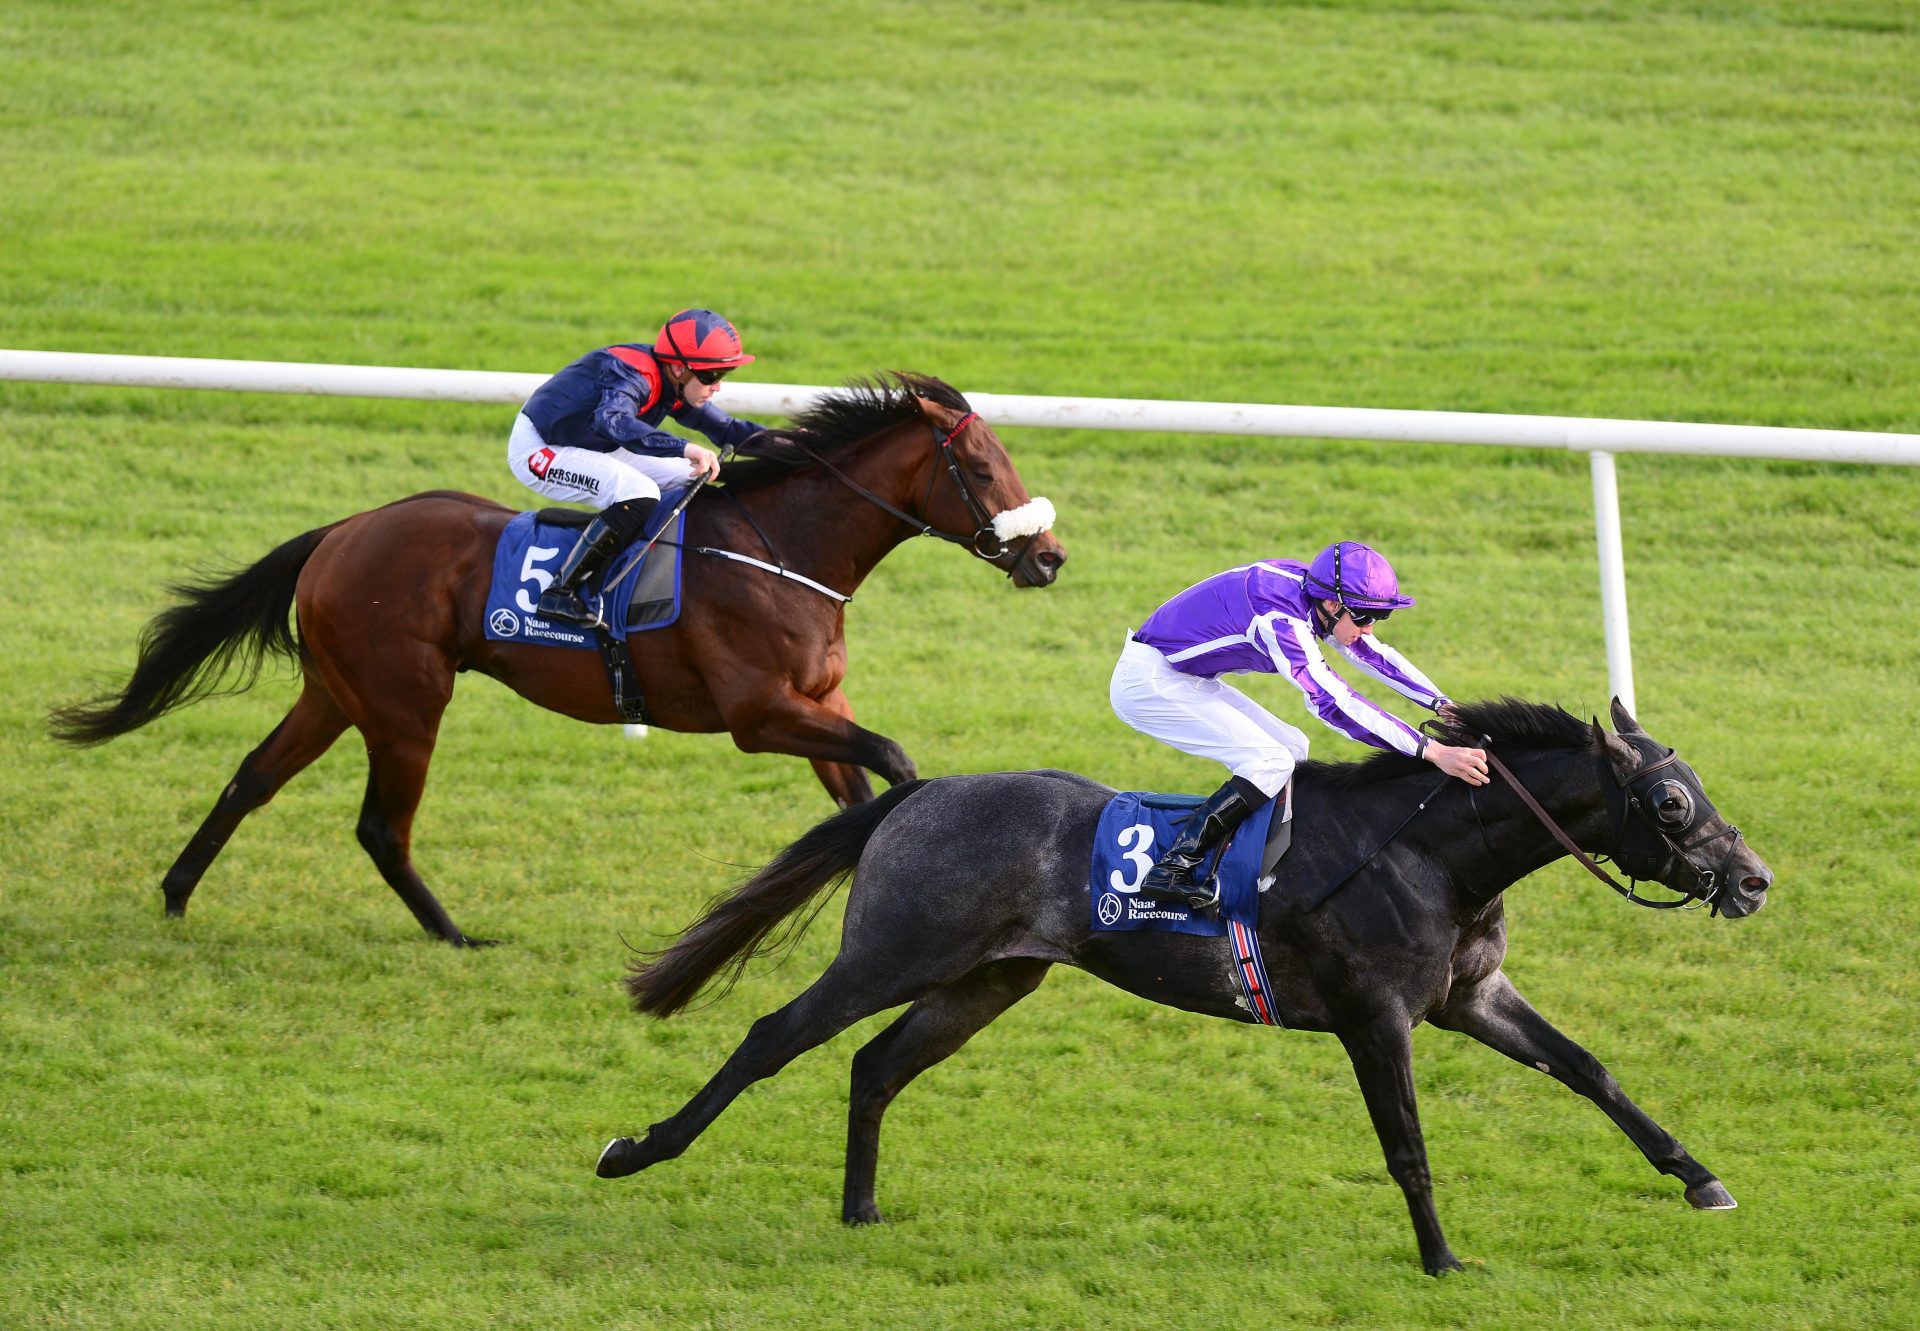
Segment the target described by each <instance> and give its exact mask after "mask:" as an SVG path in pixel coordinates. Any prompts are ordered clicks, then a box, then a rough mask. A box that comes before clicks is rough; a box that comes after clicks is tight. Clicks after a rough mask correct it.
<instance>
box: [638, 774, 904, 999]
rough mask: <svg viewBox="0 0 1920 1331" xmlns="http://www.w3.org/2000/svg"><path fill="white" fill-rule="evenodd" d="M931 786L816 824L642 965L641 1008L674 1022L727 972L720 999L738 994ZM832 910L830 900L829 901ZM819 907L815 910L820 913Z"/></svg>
mask: <svg viewBox="0 0 1920 1331" xmlns="http://www.w3.org/2000/svg"><path fill="white" fill-rule="evenodd" d="M925 784H926V782H925V781H908V782H905V783H903V784H901V785H897V786H893V787H891V788H890V789H888V790H887V791H885V792H884V793H883V794H881V795H880V796H879V798H877V799H872V800H869V801H867V802H866V803H865V804H856V805H854V806H853V807H852V808H851V809H845V810H843V811H841V812H840V813H836V814H834V815H833V817H831V818H828V819H826V820H825V821H824V822H821V823H819V824H818V825H816V826H815V827H814V828H813V830H812V831H810V832H808V833H807V834H806V835H805V836H803V837H801V838H800V839H799V840H798V841H796V842H794V843H793V844H792V845H791V846H788V847H787V848H786V849H785V850H783V851H781V852H780V853H779V854H778V855H777V856H775V857H774V860H773V863H771V864H769V865H768V866H767V867H766V868H764V869H762V870H761V871H760V872H759V873H757V874H755V875H754V876H753V877H751V878H749V879H748V880H747V881H746V882H744V883H742V884H741V885H740V886H739V887H737V888H735V889H734V890H733V891H732V892H731V893H729V894H728V895H726V896H725V897H722V898H721V899H720V900H719V901H717V902H715V903H714V904H713V905H712V906H709V907H708V908H707V913H706V914H705V915H702V916H701V917H700V918H699V919H698V920H696V921H695V922H694V923H693V924H692V925H690V926H689V927H688V928H687V929H686V930H684V931H683V932H682V933H681V935H680V938H679V941H678V942H676V943H674V944H673V945H672V946H670V947H668V948H667V949H666V951H664V952H658V953H654V954H652V958H651V960H647V961H642V962H637V963H635V964H634V966H633V968H632V969H633V974H631V975H629V976H627V979H626V985H627V992H628V993H629V994H631V995H633V1006H634V1008H635V1009H636V1010H637V1011H640V1012H651V1013H652V1014H653V1015H654V1016H656V1017H669V1016H672V1015H673V1014H674V1013H676V1012H678V1011H679V1010H680V1009H681V1008H683V1007H685V1006H686V1005H687V1004H688V1003H690V1002H692V1001H693V998H694V996H695V995H697V994H698V993H699V992H700V990H701V989H702V988H704V987H705V985H706V983H707V981H708V980H710V979H712V978H713V977H714V975H715V974H716V973H717V972H719V971H720V970H721V969H722V968H726V969H727V971H728V974H727V978H726V983H725V985H724V986H723V987H722V988H721V990H720V992H721V993H725V992H726V991H727V990H728V989H731V988H733V986H734V983H735V982H736V981H738V980H739V978H740V972H742V971H743V970H745V969H746V967H747V963H748V962H749V961H751V960H753V958H755V957H757V956H759V955H760V954H761V953H763V952H767V951H769V950H771V949H772V948H774V947H777V946H778V945H779V943H780V942H781V939H779V938H771V939H770V938H769V935H771V934H772V933H773V931H774V929H775V928H776V927H777V926H778V925H779V924H780V922H781V921H782V920H784V919H786V918H787V917H788V916H789V915H791V914H793V912H794V911H796V910H798V909H799V908H800V907H801V906H803V905H805V904H806V903H807V902H808V901H809V900H810V899H811V898H812V897H813V896H814V895H815V894H816V893H818V892H819V891H820V890H821V889H822V888H824V887H827V886H829V885H831V884H834V883H837V882H839V881H840V880H841V879H843V878H845V877H846V876H847V875H848V874H850V873H852V872H853V867H854V865H856V864H858V863H859V862H860V852H861V851H863V850H865V849H866V845H867V841H868V840H869V839H870V838H871V837H872V836H873V833H874V830H875V829H876V828H878V827H879V826H880V823H881V822H882V820H884V819H885V818H886V816H887V815H888V814H889V813H892V812H893V808H894V806H895V805H897V804H899V803H900V801H901V800H903V799H905V798H906V797H907V796H908V795H910V794H912V793H913V792H914V791H916V790H918V789H919V788H920V787H921V786H924V785H925ZM821 904H822V905H825V904H826V898H825V897H822V898H821ZM817 913H818V907H816V908H815V914H817ZM812 921H813V916H812V915H809V916H807V918H806V919H804V920H802V921H800V922H799V924H798V926H797V927H795V928H794V929H792V930H791V931H789V933H788V935H787V937H789V938H798V937H799V934H800V932H801V930H804V929H805V928H806V927H807V925H808V924H810V923H812Z"/></svg>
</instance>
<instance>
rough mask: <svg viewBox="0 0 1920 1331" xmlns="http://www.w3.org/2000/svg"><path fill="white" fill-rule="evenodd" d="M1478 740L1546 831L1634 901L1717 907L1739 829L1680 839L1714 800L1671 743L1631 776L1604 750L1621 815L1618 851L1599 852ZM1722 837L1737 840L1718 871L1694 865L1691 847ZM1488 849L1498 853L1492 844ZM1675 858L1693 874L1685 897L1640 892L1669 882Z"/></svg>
mask: <svg viewBox="0 0 1920 1331" xmlns="http://www.w3.org/2000/svg"><path fill="white" fill-rule="evenodd" d="M1621 738H1623V739H1626V740H1627V741H1628V742H1629V743H1632V744H1633V747H1634V750H1635V751H1636V752H1638V753H1639V754H1640V756H1641V757H1642V758H1643V759H1644V758H1646V757H1647V756H1648V755H1647V753H1646V751H1645V750H1643V749H1641V748H1640V746H1639V744H1638V743H1634V741H1633V740H1632V739H1631V737H1629V736H1622V737H1621ZM1476 743H1477V744H1478V746H1479V747H1480V748H1481V749H1482V750H1483V751H1484V752H1485V753H1486V755H1487V764H1488V765H1489V766H1490V767H1492V768H1493V770H1494V771H1496V772H1498V773H1499V774H1500V775H1501V776H1503V777H1505V778H1506V781H1507V784H1508V785H1510V786H1512V787H1513V789H1514V793H1515V794H1517V795H1519V796H1520V801H1521V803H1523V804H1525V805H1526V806H1527V808H1529V809H1530V810H1532V811H1533V815H1534V817H1536V818H1538V819H1539V820H1540V822H1541V823H1542V824H1543V825H1544V826H1545V827H1546V829H1547V831H1549V832H1551V833H1552V834H1553V836H1554V839H1555V840H1557V841H1558V842H1559V843H1560V844H1561V846H1563V847H1564V848H1565V849H1566V851H1567V853H1568V854H1570V855H1572V856H1573V858H1574V859H1576V860H1578V861H1579V862H1580V863H1581V864H1582V865H1584V866H1585V867H1586V869H1587V871H1588V872H1590V873H1591V874H1593V876H1594V877H1595V878H1598V879H1599V880H1600V881H1601V882H1603V883H1605V884H1606V885H1607V886H1608V887H1610V888H1612V889H1613V890H1614V891H1616V892H1618V893H1619V894H1620V895H1621V896H1623V897H1625V898H1626V899H1627V900H1628V901H1631V902H1632V903H1633V904H1634V905H1636V906H1645V907H1647V908H1648V909H1650V910H1673V909H1675V908H1683V907H1698V906H1710V907H1712V909H1713V911H1714V913H1715V914H1718V913H1719V910H1720V904H1719V903H1720V894H1721V892H1722V891H1724V890H1725V888H1726V883H1727V873H1728V869H1729V868H1730V867H1731V865H1732V864H1733V857H1734V856H1735V855H1737V854H1739V853H1740V829H1739V828H1737V827H1735V826H1734V825H1733V824H1731V823H1729V824H1727V826H1726V828H1725V830H1724V831H1719V832H1708V831H1706V830H1705V829H1704V828H1703V829H1701V831H1700V833H1699V834H1698V835H1697V836H1694V837H1693V838H1692V839H1691V840H1676V838H1679V837H1685V836H1687V835H1688V834H1689V833H1691V832H1693V831H1694V829H1695V827H1697V826H1698V825H1699V824H1700V823H1702V822H1704V821H1705V820H1706V814H1705V812H1704V810H1705V809H1707V808H1709V807H1711V806H1710V805H1709V803H1708V801H1707V793H1706V791H1704V790H1702V789H1701V788H1700V780H1699V778H1698V777H1696V776H1694V774H1693V772H1692V770H1691V769H1690V768H1688V767H1687V765H1686V764H1685V763H1683V762H1681V761H1680V757H1679V755H1678V754H1677V753H1675V752H1674V751H1673V750H1672V749H1668V750H1666V751H1665V752H1664V753H1662V754H1661V755H1660V756H1659V757H1658V758H1657V759H1655V760H1654V761H1652V762H1650V763H1645V764H1644V765H1643V766H1641V767H1639V768H1636V769H1635V770H1634V772H1633V775H1632V776H1630V777H1628V778H1627V779H1625V780H1622V779H1621V778H1620V775H1619V774H1618V773H1617V772H1615V771H1614V770H1613V764H1612V763H1610V762H1608V761H1607V759H1606V755H1605V754H1602V755H1601V756H1600V766H1601V769H1602V770H1603V771H1604V772H1605V773H1606V775H1607V781H1608V785H1609V786H1610V787H1611V790H1610V792H1609V794H1608V797H1607V803H1608V804H1609V806H1615V805H1617V817H1615V818H1614V827H1613V836H1612V841H1613V845H1614V849H1613V851H1612V854H1611V855H1610V856H1605V855H1602V856H1594V855H1589V854H1588V853H1587V852H1586V851H1584V850H1582V849H1581V848H1580V847H1579V846H1578V845H1576V844H1574V840H1573V838H1572V837H1570V836H1568V835H1567V833H1566V831H1565V830H1564V829H1563V828H1562V827H1561V826H1560V824H1559V823H1557V822H1555V821H1554V819H1553V815H1552V814H1550V813H1548V812H1547V811H1546V810H1545V809H1544V808H1542V807H1541V806H1540V802H1539V801H1538V800H1536V799H1534V797H1533V794H1532V792H1530V791H1529V790H1528V789H1527V788H1526V787H1525V786H1523V785H1521V784H1520V778H1518V777H1516V776H1515V775H1514V774H1513V772H1512V770H1511V769H1509V768H1508V767H1507V765H1506V764H1505V763H1503V762H1501V761H1500V759H1499V757H1498V756H1497V755H1496V754H1495V753H1494V752H1493V750H1492V749H1491V748H1489V747H1488V743H1489V741H1488V740H1487V739H1486V737H1484V736H1482V737H1481V738H1480V739H1479V740H1478V741H1476ZM1667 768H1672V769H1673V770H1672V772H1671V773H1669V774H1668V775H1666V776H1662V775H1661V772H1662V771H1663V770H1665V769H1667ZM1616 796H1617V797H1618V798H1617V799H1616V798H1615V797H1616ZM1468 797H1469V799H1470V800H1471V798H1472V791H1471V790H1469V792H1468ZM1473 814H1474V818H1475V819H1476V820H1477V819H1478V818H1479V817H1480V806H1479V804H1478V803H1477V802H1475V803H1474V806H1473ZM1629 817H1632V818H1633V819H1634V820H1635V825H1634V826H1633V827H1631V828H1630V827H1629V826H1628V819H1629ZM1630 832H1631V833H1638V834H1639V835H1640V836H1641V838H1642V839H1643V842H1650V843H1651V844H1647V845H1646V846H1645V854H1644V855H1643V854H1642V848H1641V847H1640V846H1635V845H1630V844H1629V833H1630ZM1486 833H1487V829H1486V824H1485V823H1482V824H1481V826H1480V835H1481V838H1482V840H1485V839H1486ZM1722 837H1730V838H1731V840H1730V841H1729V842H1728V845H1727V854H1726V857H1725V858H1724V859H1722V860H1721V861H1720V867H1719V868H1718V869H1701V868H1696V867H1695V865H1694V863H1693V861H1692V860H1691V859H1689V858H1688V857H1687V852H1688V851H1690V850H1696V849H1698V848H1699V847H1701V846H1705V845H1709V844H1711V843H1713V842H1715V841H1718V840H1719V839H1720V838H1722ZM1662 847H1664V848H1665V853H1664V854H1663V853H1662V851H1661V848H1662ZM1488 851H1489V853H1491V852H1492V844H1491V843H1490V842H1489V843H1488ZM1653 857H1657V858H1653ZM1607 858H1611V859H1612V861H1613V862H1614V863H1615V864H1616V865H1618V866H1619V867H1620V868H1621V869H1622V870H1623V871H1624V872H1625V873H1626V875H1627V880H1628V882H1630V883H1631V884H1632V885H1633V886H1632V887H1626V886H1622V885H1621V884H1620V882H1619V881H1618V880H1616V879H1615V878H1614V876H1613V875H1612V874H1610V873H1608V872H1607V871H1606V870H1605V869H1602V868H1601V867H1600V861H1601V860H1603V859H1607ZM1675 860H1678V861H1679V862H1680V863H1681V864H1683V865H1685V866H1686V868H1687V869H1688V870H1689V871H1691V872H1692V874H1693V878H1694V883H1693V887H1692V889H1691V890H1687V891H1686V892H1685V895H1683V896H1681V897H1678V898H1676V899H1675V900H1672V901H1653V900H1651V899H1649V898H1647V897H1643V896H1640V895H1638V894H1637V893H1636V892H1635V891H1634V888H1635V887H1638V886H1639V885H1640V883H1641V882H1643V881H1652V882H1664V880H1663V879H1662V877H1661V875H1662V874H1664V873H1665V872H1666V870H1667V869H1668V867H1669V866H1670V865H1672V864H1673V862H1674V861H1675ZM1675 890H1676V891H1678V890H1681V889H1675Z"/></svg>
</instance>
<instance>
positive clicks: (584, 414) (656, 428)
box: [507, 310, 766, 624]
mask: <svg viewBox="0 0 1920 1331" xmlns="http://www.w3.org/2000/svg"><path fill="white" fill-rule="evenodd" d="M752 359H753V357H752V356H749V355H747V354H746V352H745V351H744V350H743V349H742V348H741V345H740V334H739V333H737V332H735V331H734V327H733V325H732V324H730V323H728V322H727V321H726V320H725V319H723V318H721V317H720V316H719V315H717V314H715V313H714V312H713V311H712V310H682V311H680V312H679V313H678V314H676V315H674V316H673V317H672V318H671V319H669V320H667V322H666V324H665V325H664V326H663V327H662V328H661V329H660V334H659V336H658V337H656V338H654V340H653V344H652V345H651V346H649V345H647V344H646V343H624V344H622V345H620V346H613V347H604V348H602V349H601V350H599V351H589V352H588V353H587V354H586V355H584V356H582V357H581V358H580V359H579V360H577V361H575V362H574V363H573V364H571V365H569V366H567V367H566V368H565V369H563V370H561V371H560V372H559V373H558V374H556V375H554V376H553V377H552V378H551V379H549V380H547V381H546V383H544V384H542V385H540V387H538V388H536V389H535V390H534V391H533V396H532V397H530V398H528V399H527V404H526V406H524V407H522V408H521V409H520V416H519V419H518V420H516V421H515V422H514V423H513V435H512V437H511V438H510V439H509V440H508V442H507V465H508V466H510V467H511V468H513V474H514V476H515V477H516V478H517V479H518V480H519V481H520V482H521V484H523V485H525V486H526V487H527V488H528V489H530V490H532V491H533V492H534V493H535V494H539V495H544V496H546V497H547V498H549V499H564V500H568V501H570V502H573V503H580V504H591V505H593V507H595V508H597V509H599V510H600V514H599V516H598V517H596V518H594V520H593V521H592V522H590V523H588V524H587V528H586V530H585V531H583V532H581V533H580V539H579V540H578V541H577V542H576V543H575V544H574V547H573V550H572V552H571V553H569V554H568V555H567V557H566V559H565V560H564V561H562V563H561V565H560V572H559V574H558V575H557V576H556V577H555V578H554V580H553V585H552V586H551V587H548V588H547V589H546V591H545V592H544V593H542V594H541V597H540V610H539V613H540V615H541V616H542V617H543V618H546V619H561V620H566V621H567V622H568V623H572V624H591V623H592V622H593V613H592V611H590V610H588V609H587V606H586V603H585V602H584V601H583V600H582V599H581V597H580V591H579V588H580V584H581V583H583V582H585V581H586V579H587V577H588V576H589V575H590V574H592V572H593V571H594V569H596V568H598V567H599V566H600V565H601V564H602V563H603V562H605V560H606V558H607V556H608V555H610V554H612V553H613V552H614V551H616V550H618V549H619V548H620V547H621V546H623V545H625V544H626V543H627V542H628V541H630V540H632V539H633V538H634V537H635V536H638V535H639V534H640V531H641V529H642V528H643V527H645V525H646V521H647V515H648V514H650V513H651V512H653V509H654V506H655V505H656V504H658V503H659V502H660V491H661V489H662V488H663V487H668V488H670V487H672V486H676V485H685V484H688V483H689V482H692V481H695V480H703V481H704V480H711V479H712V478H713V477H715V476H717V475H719V474H720V459H719V457H718V456H717V455H716V454H715V453H714V451H713V450H712V449H710V448H706V447H703V446H702V445H700V444H696V443H691V442H689V441H687V440H685V439H682V438H680V437H679V436H678V435H676V434H673V433H671V432H669V431H667V430H663V429H661V428H660V422H661V420H662V419H663V418H665V417H667V416H669V415H670V416H672V417H673V418H674V419H675V420H676V421H679V422H680V423H681V424H682V425H691V426H692V427H693V428H694V429H696V430H698V431H700V433H702V434H704V435H705V436H706V437H707V438H708V439H710V440H712V441H713V442H714V443H715V444H716V445H718V446H720V447H722V448H724V447H726V446H727V445H729V444H731V445H736V446H737V445H739V444H740V443H742V442H743V441H745V440H746V439H748V438H750V437H751V436H753V435H756V434H758V433H760V432H761V431H762V430H764V429H765V428H766V427H765V426H763V425H756V424H755V423H754V422H752V421H746V420H735V419H734V418H733V417H731V416H729V415H727V413H726V412H724V411H721V410H720V409H719V408H718V407H716V406H714V405H713V403H712V400H711V399H712V398H713V395H714V394H715V393H716V392H718V391H719V387H720V381H721V380H722V379H724V378H725V377H726V376H727V373H728V371H730V370H733V369H736V368H738V367H739V366H742V365H745V364H747V363H748V362H749V361H751V360H752Z"/></svg>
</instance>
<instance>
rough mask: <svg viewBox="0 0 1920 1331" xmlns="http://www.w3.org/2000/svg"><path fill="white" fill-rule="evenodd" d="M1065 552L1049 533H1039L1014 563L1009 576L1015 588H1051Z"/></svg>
mask: <svg viewBox="0 0 1920 1331" xmlns="http://www.w3.org/2000/svg"><path fill="white" fill-rule="evenodd" d="M1066 562H1067V552H1066V551H1065V550H1064V549H1062V548H1061V546H1060V542H1058V541H1056V540H1055V539H1054V538H1053V536H1052V535H1051V534H1049V533H1045V532H1043V533H1041V534H1040V535H1038V536H1036V537H1034V538H1033V539H1032V540H1031V541H1029V542H1028V543H1027V548H1026V549H1024V550H1022V551H1021V552H1020V558H1019V559H1018V560H1016V561H1015V562H1014V565H1013V568H1012V570H1011V572H1010V575H1009V576H1011V577H1012V579H1013V585H1014V586H1016V587H1051V586H1052V585H1053V580H1054V579H1055V578H1057V577H1059V576H1060V566H1061V565H1062V564H1064V563H1066Z"/></svg>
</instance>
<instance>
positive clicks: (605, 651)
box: [593, 624, 649, 726]
mask: <svg viewBox="0 0 1920 1331" xmlns="http://www.w3.org/2000/svg"><path fill="white" fill-rule="evenodd" d="M593 636H594V638H595V640H596V641H598V642H599V644H600V663H601V664H602V665H604V666H605V667H606V668H607V682H608V683H609V684H611V685H612V686H613V707H614V710H615V711H617V712H619V713H620V717H621V719H622V720H624V721H625V722H626V723H627V724H628V725H635V726H644V725H646V724H647V723H648V720H649V718H648V716H647V699H646V695H645V694H643V693H642V692H641V691H640V676H639V675H638V674H637V673H636V672H635V671H634V668H633V658H632V657H630V656H628V655H627V647H626V644H625V643H623V642H621V641H619V640H618V639H617V638H615V637H614V636H613V634H611V633H609V632H608V631H607V628H606V626H605V625H604V624H595V625H594V626H593Z"/></svg>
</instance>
